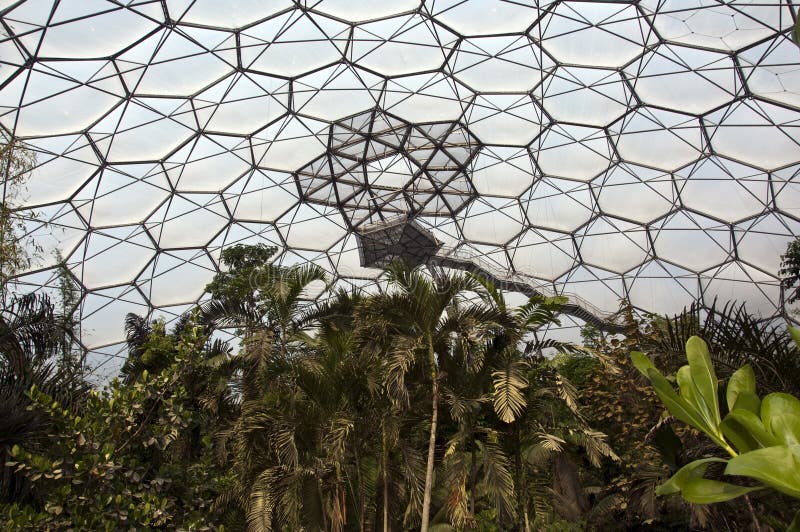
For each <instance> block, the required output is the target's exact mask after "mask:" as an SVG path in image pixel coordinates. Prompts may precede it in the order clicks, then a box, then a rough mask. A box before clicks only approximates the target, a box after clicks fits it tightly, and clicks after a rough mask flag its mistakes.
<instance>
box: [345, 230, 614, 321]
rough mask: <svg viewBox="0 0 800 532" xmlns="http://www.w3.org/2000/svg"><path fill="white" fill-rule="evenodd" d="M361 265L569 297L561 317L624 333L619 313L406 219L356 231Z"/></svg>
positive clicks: (534, 293)
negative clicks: (419, 268) (446, 241)
mask: <svg viewBox="0 0 800 532" xmlns="http://www.w3.org/2000/svg"><path fill="white" fill-rule="evenodd" d="M356 235H357V236H358V243H359V253H360V257H361V265H362V266H366V267H373V268H375V267H377V268H385V267H386V266H387V265H388V264H389V263H390V262H392V261H393V260H405V261H406V262H408V263H409V264H411V265H415V266H416V265H420V264H429V265H435V266H442V267H445V268H451V269H456V270H462V271H469V272H472V273H475V274H477V275H480V276H482V277H484V278H486V279H488V280H489V281H491V282H492V283H493V284H494V285H495V286H496V287H498V288H500V289H502V290H508V291H512V292H520V293H522V294H525V295H526V296H528V297H533V296H536V295H539V296H544V297H556V296H561V297H566V298H567V302H566V303H564V304H563V305H562V306H561V313H562V314H567V315H569V316H573V317H575V318H578V319H581V320H583V321H585V322H586V323H588V324H591V325H593V326H595V327H597V328H598V329H600V330H602V331H605V332H608V333H612V334H615V333H621V332H623V331H624V330H625V326H624V325H622V324H621V323H620V318H621V316H620V315H619V312H605V311H602V310H600V309H599V308H597V307H596V306H594V305H592V304H591V303H589V302H588V301H587V300H586V299H584V298H582V297H581V296H579V295H577V294H572V293H567V292H563V293H560V294H557V293H555V291H554V290H553V288H552V287H551V286H550V285H548V284H545V283H543V282H542V281H540V280H539V279H537V278H536V277H534V276H533V275H531V274H529V273H525V272H521V271H519V270H517V271H510V270H508V269H505V268H500V267H498V266H496V265H494V264H492V263H490V262H488V261H486V260H485V259H483V258H482V257H480V256H479V255H477V254H472V253H467V252H465V251H464V250H461V249H457V248H452V247H447V246H444V245H442V243H441V242H439V241H438V240H437V239H436V238H435V237H434V236H433V234H432V233H431V232H430V231H428V230H427V229H424V228H423V227H422V226H420V225H419V224H417V223H416V222H414V220H413V219H409V218H407V217H406V216H398V217H393V218H390V219H387V220H384V221H381V222H377V223H373V224H368V225H362V226H361V227H359V228H358V229H357V230H356Z"/></svg>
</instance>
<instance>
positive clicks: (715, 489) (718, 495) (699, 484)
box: [681, 478, 763, 504]
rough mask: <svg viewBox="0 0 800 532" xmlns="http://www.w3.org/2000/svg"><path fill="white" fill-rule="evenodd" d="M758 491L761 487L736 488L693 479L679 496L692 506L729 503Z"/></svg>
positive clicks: (722, 483) (724, 483)
mask: <svg viewBox="0 0 800 532" xmlns="http://www.w3.org/2000/svg"><path fill="white" fill-rule="evenodd" d="M760 489H763V488H762V487H761V486H755V487H747V486H737V485H736V484H729V483H728V482H721V481H719V480H710V479H707V478H693V479H690V480H689V481H688V482H687V483H686V485H685V486H684V487H683V490H682V491H681V496H683V498H684V499H686V500H687V501H689V502H692V503H694V504H711V503H715V502H724V501H729V500H731V499H735V498H736V497H741V496H742V495H746V494H747V493H750V492H751V491H755V490H760Z"/></svg>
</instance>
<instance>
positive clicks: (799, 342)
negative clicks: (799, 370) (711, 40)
mask: <svg viewBox="0 0 800 532" xmlns="http://www.w3.org/2000/svg"><path fill="white" fill-rule="evenodd" d="M797 20H798V22H800V18H798V19H797ZM797 28H798V26H797V24H795V27H794V31H795V35H797ZM795 42H797V39H795ZM789 334H790V335H792V340H794V343H795V345H796V346H797V347H800V329H796V328H794V327H789Z"/></svg>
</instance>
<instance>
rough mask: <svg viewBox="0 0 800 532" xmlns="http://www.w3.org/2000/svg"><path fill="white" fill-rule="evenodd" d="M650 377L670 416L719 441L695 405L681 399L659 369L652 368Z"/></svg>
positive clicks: (648, 373)
mask: <svg viewBox="0 0 800 532" xmlns="http://www.w3.org/2000/svg"><path fill="white" fill-rule="evenodd" d="M647 375H648V377H650V382H652V383H653V388H654V389H655V391H656V394H657V395H658V397H659V399H661V402H662V403H664V405H665V406H666V407H667V410H669V412H670V414H672V415H673V416H675V417H676V418H678V419H680V420H681V421H683V422H684V423H687V424H689V425H691V426H693V427H695V428H696V429H698V430H701V431H703V432H705V433H706V434H707V435H708V436H709V437H711V438H712V439H714V440H715V441H717V438H716V436H715V435H714V432H713V430H712V429H711V427H709V426H708V425H707V423H706V422H705V420H704V418H703V416H702V414H700V412H698V411H697V409H696V408H695V407H694V405H692V404H690V403H689V402H688V401H686V399H684V398H682V397H680V396H679V395H678V394H677V393H675V390H674V389H673V388H672V385H671V384H670V383H669V381H668V380H667V379H666V378H665V377H664V376H663V375H662V374H661V373H659V372H658V370H657V369H654V368H650V369H649V370H648V372H647Z"/></svg>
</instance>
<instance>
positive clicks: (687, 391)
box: [675, 366, 702, 412]
mask: <svg viewBox="0 0 800 532" xmlns="http://www.w3.org/2000/svg"><path fill="white" fill-rule="evenodd" d="M675 380H676V381H677V382H678V388H679V389H680V391H681V397H683V398H684V399H686V401H688V402H689V404H691V405H693V406H694V407H695V408H696V409H697V411H698V412H702V406H701V405H700V403H699V402H698V401H697V393H695V391H696V388H695V385H694V382H692V370H691V368H690V367H689V366H683V367H682V368H680V369H679V370H678V373H677V374H676V375H675Z"/></svg>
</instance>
